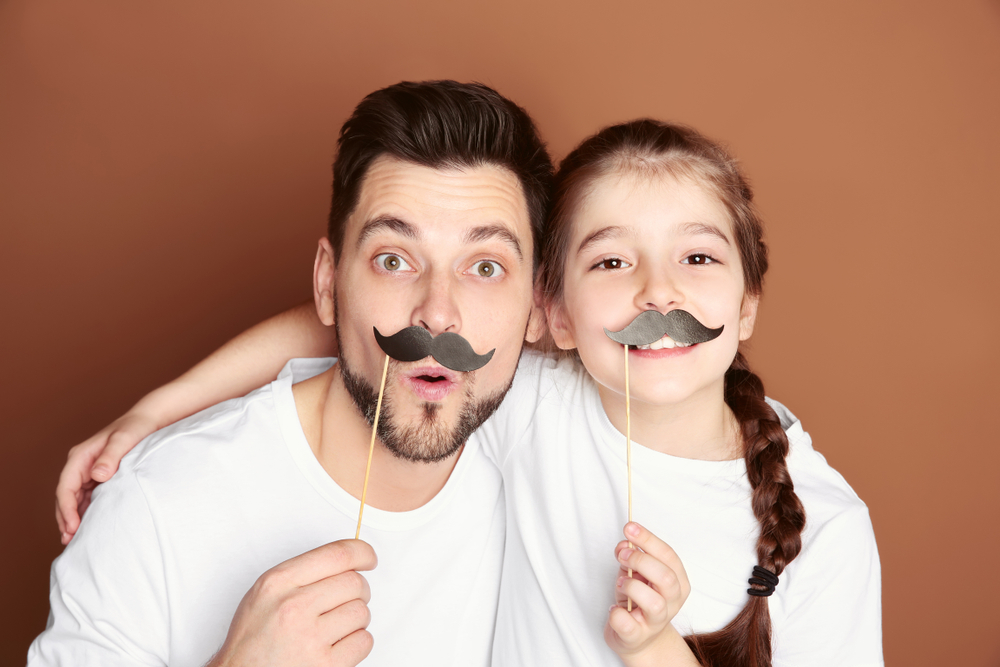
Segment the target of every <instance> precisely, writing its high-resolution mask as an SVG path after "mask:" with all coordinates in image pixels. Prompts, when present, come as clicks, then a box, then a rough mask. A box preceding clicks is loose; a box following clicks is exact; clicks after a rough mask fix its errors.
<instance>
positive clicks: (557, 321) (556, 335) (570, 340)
mask: <svg viewBox="0 0 1000 667" xmlns="http://www.w3.org/2000/svg"><path fill="white" fill-rule="evenodd" d="M545 318H546V319H547V320H548V322H549V332H550V333H551V334H552V340H554V341H555V343H556V347H558V348H559V349H560V350H573V349H576V337H575V336H574V335H573V327H572V326H571V325H570V323H569V318H568V317H566V308H565V307H564V306H563V304H562V303H561V302H560V303H554V302H552V301H549V302H548V303H547V304H546V306H545Z"/></svg>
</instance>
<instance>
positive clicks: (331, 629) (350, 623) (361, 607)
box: [319, 600, 372, 645]
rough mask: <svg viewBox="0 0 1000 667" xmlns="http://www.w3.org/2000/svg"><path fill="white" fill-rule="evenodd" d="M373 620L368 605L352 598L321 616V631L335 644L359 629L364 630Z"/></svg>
mask: <svg viewBox="0 0 1000 667" xmlns="http://www.w3.org/2000/svg"><path fill="white" fill-rule="evenodd" d="M371 620H372V615H371V612H370V611H369V610H368V605H366V604H365V603H364V602H362V601H361V600H351V601H350V602H345V603H344V604H342V605H340V606H339V607H337V608H336V609H333V610H331V611H328V612H326V613H325V614H323V615H322V616H320V617H319V627H320V633H321V634H322V636H323V637H326V638H328V640H329V642H330V644H331V645H333V644H335V643H336V642H339V641H341V640H342V639H344V638H345V637H348V636H349V635H351V634H353V633H354V632H357V631H358V630H364V629H365V628H367V627H368V624H369V623H371Z"/></svg>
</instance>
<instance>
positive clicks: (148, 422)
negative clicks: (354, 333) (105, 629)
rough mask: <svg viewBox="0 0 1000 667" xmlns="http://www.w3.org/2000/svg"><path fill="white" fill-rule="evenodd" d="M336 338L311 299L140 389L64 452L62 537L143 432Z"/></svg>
mask: <svg viewBox="0 0 1000 667" xmlns="http://www.w3.org/2000/svg"><path fill="white" fill-rule="evenodd" d="M335 341H336V339H335V337H334V336H333V332H331V331H330V329H329V328H328V327H326V326H325V325H324V324H323V323H322V322H321V321H320V320H319V317H318V316H317V315H316V308H315V306H314V305H313V303H312V302H311V301H310V302H308V303H303V304H301V305H299V306H295V307H294V308H292V309H290V310H287V311H285V312H284V313H281V314H280V315H275V316H274V317H272V318H270V319H268V320H265V321H263V322H261V323H260V324H257V325H256V326H253V327H251V328H250V329H247V330H246V331H244V332H243V333H241V334H240V335H238V336H236V338H233V339H232V340H230V341H229V342H228V343H226V344H225V345H223V346H222V347H220V348H219V349H218V350H216V351H215V352H213V353H212V354H210V355H209V356H208V357H206V358H205V359H204V360H203V361H201V362H199V363H198V364H197V365H196V366H194V368H192V369H191V370H189V371H187V372H186V373H184V374H183V375H181V376H180V377H179V378H177V379H176V380H173V381H172V382H169V383H167V384H165V385H163V386H162V387H159V388H158V389H154V390H153V391H151V392H149V393H148V394H146V395H145V396H144V397H143V398H142V399H140V400H139V402H138V403H136V404H135V405H134V406H133V407H132V409H130V410H129V411H128V412H126V413H125V414H124V415H123V416H121V417H119V418H118V419H117V420H115V421H114V422H112V423H111V424H110V425H109V426H107V427H106V428H104V429H102V430H101V431H99V432H98V433H97V434H96V435H94V436H92V437H90V438H88V439H87V440H85V441H83V442H82V443H80V444H79V445H76V446H75V447H73V448H72V449H70V451H69V457H68V459H67V461H66V465H65V467H64V468H63V470H62V473H61V474H60V475H59V484H58V486H57V487H56V522H57V523H58V524H59V531H60V533H61V534H62V543H63V544H68V543H69V541H70V539H71V538H72V537H73V535H74V534H75V533H76V529H77V528H78V527H79V526H80V516H81V515H82V514H83V512H84V511H85V510H86V509H87V505H89V504H90V494H91V491H92V490H93V488H94V487H95V486H96V485H97V484H98V483H100V482H104V481H107V480H108V479H110V478H111V476H112V475H113V474H115V472H116V471H117V470H118V462H119V461H121V460H122V457H124V456H125V455H126V454H127V453H128V452H129V451H130V450H131V449H132V448H133V447H135V446H136V445H137V444H138V443H139V441H140V440H142V439H143V438H145V437H146V436H147V435H149V434H150V433H152V432H153V431H156V430H157V429H161V428H163V427H164V426H167V425H168V424H172V423H174V422H175V421H178V420H179V419H183V418H184V417H187V416H189V415H193V414H194V413H196V412H199V411H201V410H204V409H205V408H207V407H209V406H212V405H215V404H216V403H219V402H220V401H225V400H227V399H230V398H235V397H237V396H243V395H244V394H246V393H248V392H250V391H252V390H254V389H256V388H257V387H259V386H261V385H263V384H265V383H266V382H270V381H271V380H273V379H274V378H275V376H277V374H278V371H280V370H281V368H282V366H284V365H285V363H286V362H287V361H288V360H289V359H292V358H294V357H326V356H333V355H335V354H336V352H337V350H336V342H335Z"/></svg>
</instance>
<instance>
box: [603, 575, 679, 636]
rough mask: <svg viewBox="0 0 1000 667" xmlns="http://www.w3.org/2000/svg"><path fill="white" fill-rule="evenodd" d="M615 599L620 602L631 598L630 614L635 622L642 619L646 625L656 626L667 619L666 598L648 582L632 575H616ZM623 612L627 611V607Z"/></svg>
mask: <svg viewBox="0 0 1000 667" xmlns="http://www.w3.org/2000/svg"><path fill="white" fill-rule="evenodd" d="M615 599H616V600H618V604H621V600H632V614H633V615H634V616H635V617H636V618H635V620H636V622H637V623H640V622H642V621H644V622H645V624H647V625H652V626H658V625H662V624H664V623H666V622H667V621H668V620H669V619H668V606H667V601H666V599H664V597H663V596H662V595H660V594H659V593H658V592H657V591H655V590H653V588H652V587H651V586H650V585H649V584H647V583H644V582H642V581H639V580H638V579H636V578H634V577H633V578H632V579H629V578H628V576H621V577H618V581H617V582H616V584H615ZM626 604H627V603H626ZM625 613H628V610H627V609H626V611H625Z"/></svg>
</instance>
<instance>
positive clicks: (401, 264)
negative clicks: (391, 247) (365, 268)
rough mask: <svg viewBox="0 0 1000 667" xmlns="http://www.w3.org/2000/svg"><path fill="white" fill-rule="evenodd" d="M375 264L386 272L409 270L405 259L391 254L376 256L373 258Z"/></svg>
mask: <svg viewBox="0 0 1000 667" xmlns="http://www.w3.org/2000/svg"><path fill="white" fill-rule="evenodd" d="M375 264H376V265H377V266H379V267H381V268H383V269H385V270H386V271H406V270H408V269H409V268H410V265H409V264H407V263H406V260H405V259H403V258H402V257H400V256H399V255H393V254H392V253H383V254H381V255H378V256H377V257H375Z"/></svg>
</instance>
